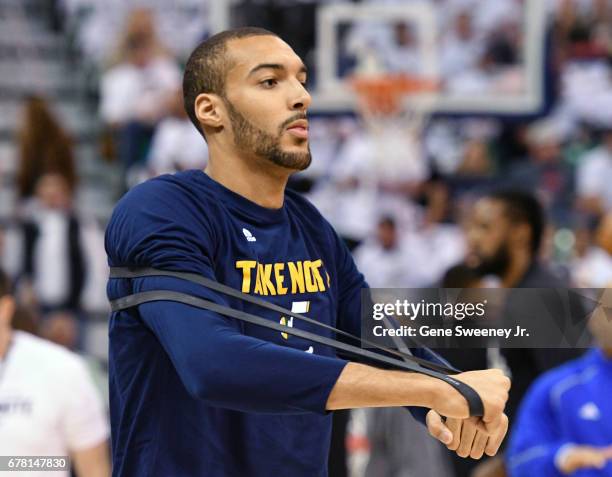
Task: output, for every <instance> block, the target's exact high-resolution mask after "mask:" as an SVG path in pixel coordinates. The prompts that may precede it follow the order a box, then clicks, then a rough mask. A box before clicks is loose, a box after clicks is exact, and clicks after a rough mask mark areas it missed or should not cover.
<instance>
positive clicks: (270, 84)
mask: <svg viewBox="0 0 612 477" xmlns="http://www.w3.org/2000/svg"><path fill="white" fill-rule="evenodd" d="M260 84H261V85H262V86H263V87H264V88H268V89H269V88H274V86H276V85H277V84H278V81H277V80H276V79H275V78H269V79H265V80H263V81H262V82H261V83H260Z"/></svg>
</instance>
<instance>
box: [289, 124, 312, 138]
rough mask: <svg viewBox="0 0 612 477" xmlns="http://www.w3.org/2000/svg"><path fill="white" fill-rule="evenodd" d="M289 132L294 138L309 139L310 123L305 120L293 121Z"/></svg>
mask: <svg viewBox="0 0 612 477" xmlns="http://www.w3.org/2000/svg"><path fill="white" fill-rule="evenodd" d="M287 131H288V132H289V133H290V134H292V135H294V136H297V137H299V138H302V139H306V138H308V121H306V120H305V119H299V120H297V121H293V122H292V123H291V124H289V126H287Z"/></svg>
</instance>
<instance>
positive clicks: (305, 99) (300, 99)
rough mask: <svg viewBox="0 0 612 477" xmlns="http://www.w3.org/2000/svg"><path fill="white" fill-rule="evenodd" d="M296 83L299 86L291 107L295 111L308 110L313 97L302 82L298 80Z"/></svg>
mask: <svg viewBox="0 0 612 477" xmlns="http://www.w3.org/2000/svg"><path fill="white" fill-rule="evenodd" d="M296 84H297V86H296V89H295V92H294V93H293V96H292V99H291V104H290V108H291V109H292V110H294V111H306V110H307V109H308V107H309V106H310V103H312V97H311V96H310V93H309V92H308V91H307V90H306V88H304V85H302V83H300V82H299V81H296Z"/></svg>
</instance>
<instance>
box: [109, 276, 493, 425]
mask: <svg viewBox="0 0 612 477" xmlns="http://www.w3.org/2000/svg"><path fill="white" fill-rule="evenodd" d="M153 276H168V277H174V278H179V279H181V280H186V281H190V282H193V283H196V284H198V285H202V286H204V287H206V288H209V289H211V290H214V291H217V292H219V293H223V294H225V295H228V296H231V297H234V298H238V299H240V300H244V301H247V302H249V303H253V304H255V305H258V306H261V307H262V308H266V309H268V310H272V311H275V312H277V313H282V314H284V315H288V316H290V317H293V318H296V319H298V320H301V321H304V322H307V323H310V324H312V325H315V326H318V327H320V328H325V329H327V330H330V331H333V332H334V333H336V334H338V335H342V336H346V337H348V338H351V339H354V340H356V341H358V342H360V343H362V344H366V345H368V346H371V347H372V348H376V349H377V350H379V351H382V352H384V353H386V354H391V355H393V356H398V357H401V358H402V359H404V361H400V360H399V359H396V358H392V357H390V356H385V355H382V354H380V353H374V352H372V351H369V350H367V349H363V348H360V347H357V346H353V345H350V344H347V343H344V342H341V341H338V340H335V339H332V338H327V337H325V336H321V335H318V334H315V333H311V332H309V331H305V330H300V329H298V328H293V327H290V326H287V325H283V324H280V323H276V322H274V321H270V320H268V319H266V318H262V317H260V316H256V315H252V314H250V313H246V312H244V311H240V310H235V309H233V308H230V307H227V306H224V305H219V304H217V303H214V302H211V301H209V300H204V299H202V298H197V297H194V296H192V295H188V294H186V293H180V292H175V291H169V290H152V291H147V292H141V293H135V294H133V295H128V296H125V297H122V298H118V299H116V300H112V301H111V302H110V304H111V309H112V311H113V312H115V311H121V310H125V309H127V308H132V307H135V306H138V305H142V304H143V303H150V302H155V301H174V302H178V303H183V304H186V305H190V306H193V307H196V308H202V309H205V310H209V311H213V312H215V313H219V314H221V315H224V316H228V317H230V318H235V319H238V320H241V321H244V322H247V323H251V324H254V325H257V326H262V327H264V328H269V329H272V330H275V331H280V332H281V333H286V334H289V335H292V336H297V337H299V338H303V339H306V340H309V341H312V342H314V343H318V344H322V345H324V346H329V347H331V348H335V349H337V350H340V351H344V352H346V353H349V354H351V355H354V356H358V357H361V358H364V359H366V360H370V361H374V362H378V363H379V364H384V365H386V366H392V367H393V368H397V369H401V370H404V371H411V372H416V373H421V374H425V375H427V376H431V377H433V378H437V379H440V380H442V381H444V382H445V383H447V384H449V385H450V386H452V387H453V388H455V389H456V390H457V391H458V392H459V393H460V394H461V395H462V396H463V397H464V398H465V399H466V401H467V404H468V408H469V411H470V415H471V416H483V415H484V405H483V403H482V400H481V399H480V396H479V395H478V393H477V392H476V391H475V390H474V389H473V388H472V387H470V386H468V385H467V384H465V383H463V382H461V381H458V380H456V379H453V378H452V377H450V376H449V374H450V375H452V374H457V373H459V372H460V371H459V370H457V369H453V368H449V367H446V366H443V365H440V364H436V363H432V362H430V361H427V360H424V359H420V358H417V357H415V356H412V355H410V354H408V353H403V352H401V351H397V350H393V349H391V348H387V347H384V346H381V345H378V344H376V343H374V342H371V341H368V340H364V339H361V338H359V337H357V336H355V335H352V334H351V333H347V332H345V331H342V330H339V329H337V328H334V327H333V326H329V325H326V324H324V323H319V322H318V321H316V320H313V319H311V318H308V317H306V316H303V315H300V314H298V313H294V312H292V311H290V310H287V309H285V308H283V307H281V306H278V305H275V304H274V303H270V302H267V301H265V300H263V299H261V298H258V297H256V296H252V295H247V294H246V293H243V292H241V291H238V290H236V289H234V288H231V287H228V286H227V285H223V284H221V283H219V282H216V281H214V280H211V279H209V278H206V277H203V276H200V275H197V274H195V273H186V272H173V271H166V270H158V269H155V268H126V267H112V268H111V270H110V278H144V277H153Z"/></svg>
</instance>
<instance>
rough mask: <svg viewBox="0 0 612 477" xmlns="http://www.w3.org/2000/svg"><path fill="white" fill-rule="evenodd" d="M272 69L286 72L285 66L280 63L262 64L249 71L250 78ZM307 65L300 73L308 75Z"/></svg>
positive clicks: (303, 66) (302, 67)
mask: <svg viewBox="0 0 612 477" xmlns="http://www.w3.org/2000/svg"><path fill="white" fill-rule="evenodd" d="M264 69H271V70H285V69H286V68H285V66H284V65H281V64H280V63H261V64H259V65H257V66H256V67H254V68H253V69H252V70H251V71H249V74H248V76H251V75H253V74H255V73H256V72H257V71H259V70H264ZM307 72H308V71H307V69H306V65H304V64H302V66H301V68H300V71H299V73H307Z"/></svg>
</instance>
